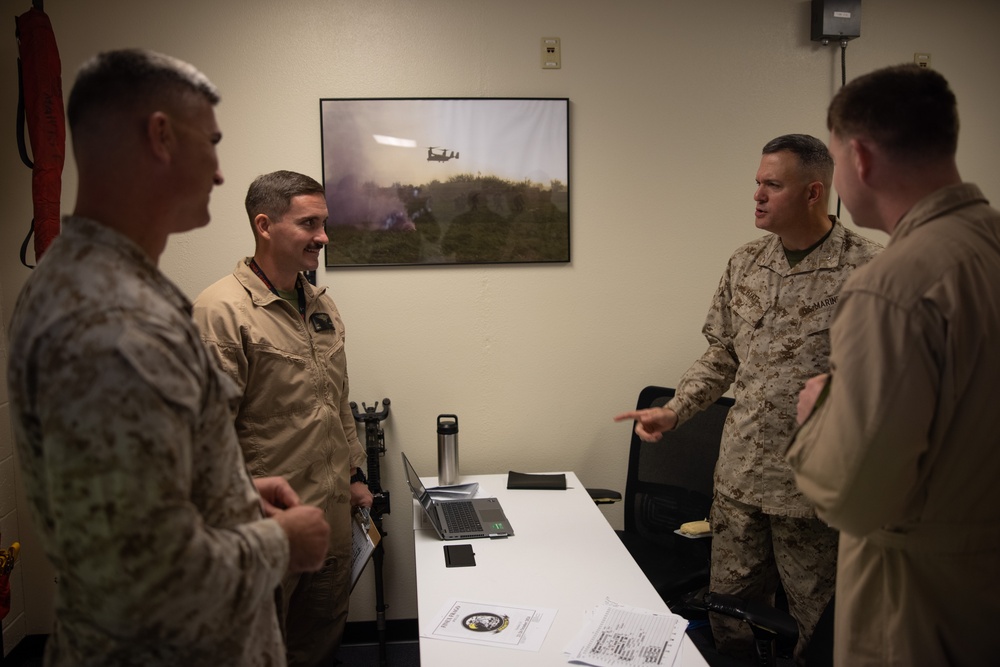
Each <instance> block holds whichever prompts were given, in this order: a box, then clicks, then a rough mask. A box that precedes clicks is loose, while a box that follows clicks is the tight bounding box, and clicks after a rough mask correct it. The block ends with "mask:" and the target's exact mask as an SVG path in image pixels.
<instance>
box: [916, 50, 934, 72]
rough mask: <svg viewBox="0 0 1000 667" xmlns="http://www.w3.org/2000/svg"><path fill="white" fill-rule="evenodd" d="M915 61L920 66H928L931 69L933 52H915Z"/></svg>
mask: <svg viewBox="0 0 1000 667" xmlns="http://www.w3.org/2000/svg"><path fill="white" fill-rule="evenodd" d="M913 62H915V63H916V64H917V65H919V66H920V67H926V68H927V69H930V67H931V54H929V53H914V54H913Z"/></svg>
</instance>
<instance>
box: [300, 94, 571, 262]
mask: <svg viewBox="0 0 1000 667" xmlns="http://www.w3.org/2000/svg"><path fill="white" fill-rule="evenodd" d="M320 128H321V135H322V148H323V183H324V185H325V187H326V198H327V204H328V206H329V209H330V219H329V222H328V223H327V235H328V236H329V239H330V242H329V244H328V245H327V247H326V266H327V267H330V268H333V267H351V266H394V265H421V264H428V265H441V264H512V263H527V262H569V261H570V243H569V230H570V227H569V201H570V199H569V188H570V181H569V100H568V99H565V98H556V99H537V98H531V99H529V98H406V99H403V98H393V99H387V98H380V99H321V100H320Z"/></svg>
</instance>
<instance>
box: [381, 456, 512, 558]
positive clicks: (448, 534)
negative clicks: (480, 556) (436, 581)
mask: <svg viewBox="0 0 1000 667" xmlns="http://www.w3.org/2000/svg"><path fill="white" fill-rule="evenodd" d="M400 453H401V454H403V453H402V452H400ZM403 473H404V474H405V475H406V483H407V484H408V485H409V487H410V492H411V493H412V494H413V498H414V499H415V500H416V501H417V502H418V503H420V507H421V508H422V509H423V510H424V514H425V515H426V516H427V519H428V520H429V521H430V522H431V525H432V526H434V530H436V531H437V534H438V537H440V538H441V539H442V540H468V539H473V538H476V537H510V536H511V535H513V534H514V530H513V529H512V528H511V527H510V521H508V520H507V516H506V515H505V514H504V513H503V508H502V507H500V501H499V500H497V499H496V498H471V499H468V500H435V499H433V498H431V495H430V494H429V493H427V487H425V486H424V483H423V482H422V481H421V480H420V476H419V475H417V471H416V470H414V469H413V466H412V465H411V464H410V460H409V459H408V458H406V454H403Z"/></svg>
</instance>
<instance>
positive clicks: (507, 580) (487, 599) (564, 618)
mask: <svg viewBox="0 0 1000 667" xmlns="http://www.w3.org/2000/svg"><path fill="white" fill-rule="evenodd" d="M423 481H424V483H425V484H427V485H428V486H433V485H435V484H436V483H437V482H436V479H435V478H423ZM459 481H461V482H470V481H477V482H479V484H480V487H481V489H482V490H483V491H485V492H486V494H487V495H493V496H496V497H497V498H499V499H500V503H501V505H502V506H503V508H504V511H505V513H506V514H507V518H508V519H509V520H510V523H511V526H512V527H513V529H514V533H515V535H514V536H513V537H510V538H507V539H499V540H490V539H476V540H454V541H448V542H443V541H441V540H440V539H438V537H437V535H436V534H435V533H434V531H433V530H431V529H427V528H420V524H421V522H420V520H419V519H420V517H421V516H422V512H421V510H420V508H419V506H417V505H416V503H414V504H413V512H414V531H413V542H414V555H415V560H416V570H417V573H416V574H417V613H418V616H419V624H420V634H421V637H420V662H421V664H422V665H426V666H427V667H465V666H470V667H472V666H475V667H485V666H490V665H495V666H497V667H511V665H515V666H516V667H529V666H532V665H564V664H568V663H567V660H566V656H565V655H564V654H563V650H564V649H565V648H566V647H567V645H568V644H569V643H570V642H571V641H572V640H573V639H574V638H575V637H576V635H577V633H578V632H579V631H580V630H581V629H582V628H583V625H584V612H585V611H586V610H589V609H592V608H593V607H596V606H598V605H600V604H601V603H602V602H603V601H604V600H605V598H610V599H611V600H613V601H615V602H617V603H620V604H624V605H628V606H632V607H640V608H643V609H650V610H653V611H662V612H665V611H668V609H667V606H666V604H664V602H663V600H661V599H660V596H659V595H658V594H657V592H656V590H655V589H654V588H653V587H652V585H651V584H650V583H649V581H648V580H647V579H646V577H645V575H643V573H642V571H641V570H640V569H639V567H638V566H637V565H636V564H635V561H634V560H632V557H631V556H630V555H629V553H628V551H627V550H626V549H625V547H624V546H622V544H621V541H620V540H619V539H618V536H617V535H615V532H614V530H613V529H612V528H611V526H610V524H608V522H607V519H606V518H605V517H604V515H603V514H602V513H601V511H600V510H599V509H598V508H597V506H596V505H595V504H594V502H593V500H591V498H590V496H589V494H588V493H587V491H586V489H585V488H584V486H583V485H582V484H581V483H580V480H579V479H577V477H576V475H575V474H574V473H571V472H568V473H566V482H567V486H569V487H570V488H568V489H567V490H566V491H524V490H508V489H507V475H479V476H475V475H472V476H470V475H465V476H463V477H462V478H461V479H460V480H459ZM445 544H470V545H472V548H473V551H474V552H475V554H476V566H475V567H457V568H448V567H445V560H444V549H443V545H445ZM454 598H459V599H463V600H467V601H473V602H481V603H484V604H490V603H492V604H508V605H513V606H517V605H520V606H525V607H534V608H543V607H544V608H553V609H556V610H558V611H557V613H556V616H555V621H554V622H553V624H552V627H551V628H550V629H549V632H548V634H547V635H546V637H545V643H544V644H543V645H542V648H541V650H540V651H538V652H533V651H521V650H516V649H507V648H499V647H492V646H481V645H476V644H465V643H460V642H454V641H446V640H440V639H428V638H425V637H423V635H424V634H425V633H426V632H427V631H429V629H430V627H431V623H432V621H433V618H434V616H436V615H437V614H438V613H439V612H440V611H441V609H442V607H443V606H444V605H445V604H446V603H447V602H448V601H449V600H451V599H454ZM675 664H677V665H684V666H685V667H688V666H690V667H707V663H706V662H705V660H704V658H703V657H702V656H701V654H700V653H699V652H698V649H697V648H696V647H695V646H694V644H693V643H692V642H691V640H690V639H689V638H688V637H687V636H686V635H685V637H684V640H683V644H682V646H681V652H680V655H679V656H678V660H677V662H676V663H675Z"/></svg>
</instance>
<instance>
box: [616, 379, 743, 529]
mask: <svg viewBox="0 0 1000 667" xmlns="http://www.w3.org/2000/svg"><path fill="white" fill-rule="evenodd" d="M673 395H674V390H673V389H671V388H667V387H656V386H650V387H646V388H645V389H643V390H642V391H641V392H640V393H639V400H638V402H637V403H636V409H637V410H641V409H643V408H648V407H653V406H657V407H658V406H662V405H664V404H666V402H667V401H669V400H670V399H671V398H672V397H673ZM732 404H733V399H731V398H720V399H719V400H718V401H716V402H715V403H713V404H712V405H710V406H709V407H708V408H706V409H705V410H703V411H702V412H699V413H698V414H696V415H695V416H694V417H692V418H691V419H690V420H688V421H687V422H685V423H684V424H682V425H681V426H680V427H678V428H677V429H675V430H673V431H670V432H668V433H664V434H663V439H662V440H660V441H659V442H643V441H642V440H640V439H639V436H637V435H636V434H635V432H634V431H633V433H632V443H631V446H630V448H629V462H628V476H627V478H626V481H625V531H626V532H638V533H639V534H641V535H643V536H644V537H646V538H648V539H650V540H652V541H654V542H664V543H667V542H669V540H670V539H671V538H672V534H673V531H674V530H676V529H677V528H678V527H679V526H680V524H682V523H686V522H688V521H698V520H700V519H705V518H707V517H708V510H709V508H710V507H711V505H712V488H713V473H714V471H715V462H716V461H717V460H718V458H719V443H720V441H721V440H722V428H723V425H724V424H725V421H726V415H727V414H728V413H729V408H730V406H732Z"/></svg>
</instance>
